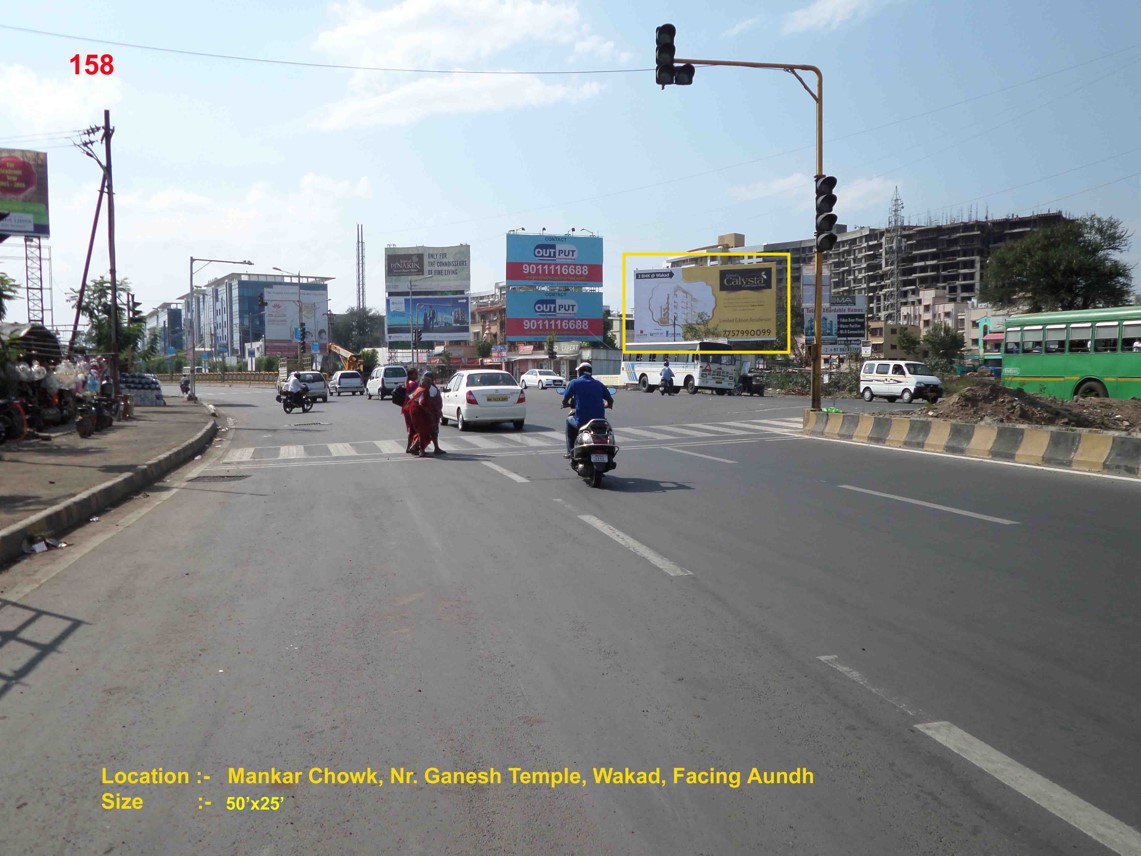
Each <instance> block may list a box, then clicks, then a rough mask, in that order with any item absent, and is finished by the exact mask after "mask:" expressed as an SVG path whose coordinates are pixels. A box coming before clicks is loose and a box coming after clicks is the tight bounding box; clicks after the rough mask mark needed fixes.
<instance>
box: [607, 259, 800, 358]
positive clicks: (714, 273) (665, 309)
mask: <svg viewBox="0 0 1141 856" xmlns="http://www.w3.org/2000/svg"><path fill="white" fill-rule="evenodd" d="M776 279H777V266H776V263H775V262H764V263H761V264H750V265H705V266H700V267H682V268H657V269H655V270H635V271H634V334H633V338H632V340H631V341H630V342H628V343H627V344H628V345H642V344H647V343H652V342H679V341H682V340H683V339H684V338H685V335H684V332H683V328H684V327H685V325H687V324H699V323H701V322H702V320H703V319H704V321H705V322H706V323H707V324H708V325H709V326H711V327H715V328H716V329H717V331H718V335H717V338H721V337H724V338H727V339H729V340H730V341H732V340H735V339H738V340H739V339H773V340H775V339H776V312H777V301H776V287H775V283H776Z"/></svg>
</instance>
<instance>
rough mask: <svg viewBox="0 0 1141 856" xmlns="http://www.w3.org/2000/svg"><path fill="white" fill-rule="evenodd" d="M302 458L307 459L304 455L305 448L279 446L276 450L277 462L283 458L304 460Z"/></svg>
mask: <svg viewBox="0 0 1141 856" xmlns="http://www.w3.org/2000/svg"><path fill="white" fill-rule="evenodd" d="M304 457H307V455H306V454H305V447H304V446H280V447H278V450H277V458H278V460H281V459H283V458H304Z"/></svg>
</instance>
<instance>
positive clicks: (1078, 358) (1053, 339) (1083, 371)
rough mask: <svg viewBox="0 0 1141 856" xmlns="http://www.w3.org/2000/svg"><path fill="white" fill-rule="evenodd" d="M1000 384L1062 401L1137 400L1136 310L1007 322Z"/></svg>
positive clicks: (1140, 340) (1140, 323)
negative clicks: (1083, 399)
mask: <svg viewBox="0 0 1141 856" xmlns="http://www.w3.org/2000/svg"><path fill="white" fill-rule="evenodd" d="M1002 384H1003V386H1008V387H1014V388H1019V389H1024V390H1026V391H1027V392H1030V393H1034V394H1035V395H1052V396H1054V397H1055V398H1060V399H1064V400H1068V399H1070V398H1079V397H1086V396H1093V397H1098V398H1136V397H1139V396H1141V306H1121V307H1118V308H1115V309H1084V310H1079V311H1074V312H1039V313H1036V314H1033V315H1015V316H1014V317H1012V318H1009V319H1008V320H1007V322H1006V330H1005V333H1004V337H1003V342H1002Z"/></svg>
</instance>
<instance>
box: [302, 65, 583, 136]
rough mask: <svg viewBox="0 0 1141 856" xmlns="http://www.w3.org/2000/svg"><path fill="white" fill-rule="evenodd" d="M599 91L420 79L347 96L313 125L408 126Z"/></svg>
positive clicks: (501, 80)
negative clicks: (430, 118)
mask: <svg viewBox="0 0 1141 856" xmlns="http://www.w3.org/2000/svg"><path fill="white" fill-rule="evenodd" d="M601 89H602V86H601V84H598V83H585V84H577V85H573V86H567V85H561V84H551V83H544V82H543V81H541V80H540V79H539V78H537V77H527V76H524V77H516V76H511V77H444V78H440V77H432V78H424V79H421V80H415V81H412V82H411V83H408V84H406V85H404V86H398V87H395V88H393V89H387V90H384V91H381V92H377V93H375V94H371V95H366V94H363V93H361V94H355V95H349V96H347V97H345V98H343V99H341V100H340V101H338V102H336V103H335V104H331V105H329V106H328V107H327V108H325V110H324V111H323V112H322V114H321V115H320V117H319V119H318V120H317V122H316V125H317V127H319V128H321V129H322V130H326V131H340V130H345V129H347V128H360V127H372V126H377V125H411V124H413V123H415V122H418V121H420V120H421V119H424V118H426V117H428V116H432V115H441V114H443V115H446V114H455V113H482V112H486V111H493V110H506V109H510V108H515V107H535V106H545V105H549V104H554V103H556V102H559V101H581V100H583V99H586V98H590V97H591V96H593V95H596V94H597V93H598V92H599V91H601Z"/></svg>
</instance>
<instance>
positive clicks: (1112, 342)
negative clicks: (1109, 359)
mask: <svg viewBox="0 0 1141 856" xmlns="http://www.w3.org/2000/svg"><path fill="white" fill-rule="evenodd" d="M1093 350H1094V353H1095V354H1110V353H1113V352H1114V351H1116V350H1117V322H1116V321H1102V322H1101V323H1100V324H1098V325H1097V327H1095V328H1094V333H1093Z"/></svg>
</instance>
